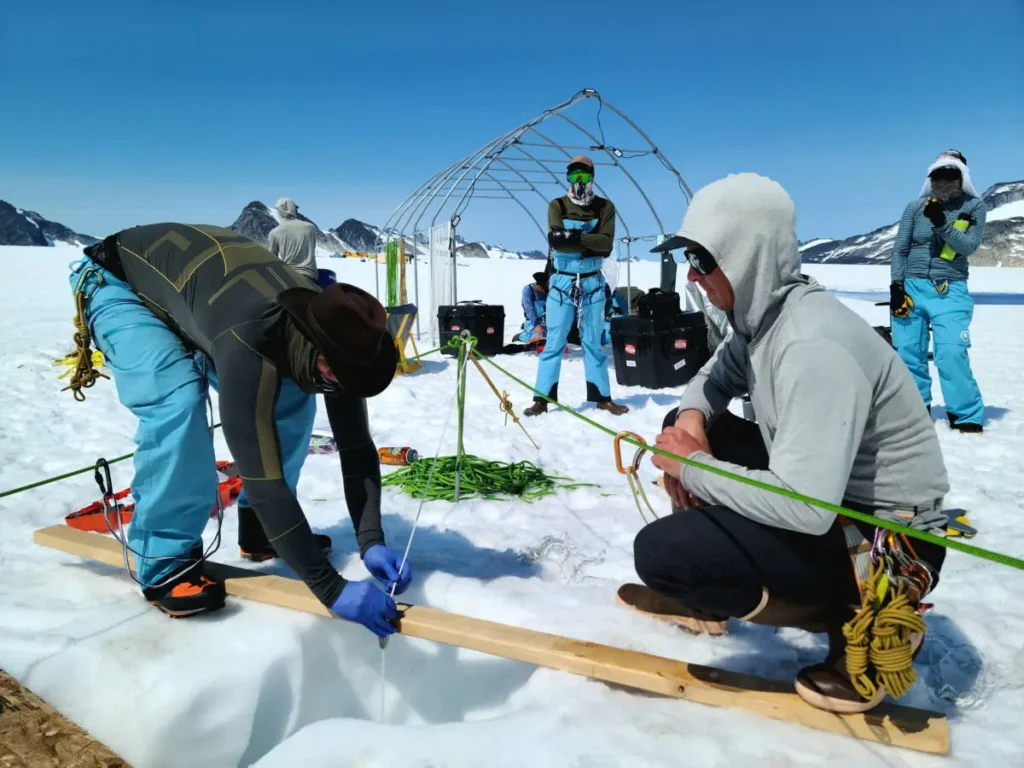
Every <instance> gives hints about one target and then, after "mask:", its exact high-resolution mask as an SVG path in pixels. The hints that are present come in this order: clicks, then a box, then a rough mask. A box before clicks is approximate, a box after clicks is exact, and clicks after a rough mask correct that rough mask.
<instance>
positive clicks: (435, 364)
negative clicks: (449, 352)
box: [402, 355, 451, 378]
mask: <svg viewBox="0 0 1024 768" xmlns="http://www.w3.org/2000/svg"><path fill="white" fill-rule="evenodd" d="M430 357H431V359H426V358H424V359H423V360H421V361H420V362H421V363H423V365H422V366H421V367H419V368H417V369H416V370H415V371H412V372H411V373H403V374H402V376H411V377H413V378H415V377H417V376H429V375H431V374H433V373H440V372H441V371H445V370H447V369H448V368H449V366H450V365H451V362H450V361H449V359H448V358H444V357H442V358H440V359H438V356H437V355H431V356H430Z"/></svg>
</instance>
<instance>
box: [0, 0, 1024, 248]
mask: <svg viewBox="0 0 1024 768" xmlns="http://www.w3.org/2000/svg"><path fill="white" fill-rule="evenodd" d="M574 8H575V9H574ZM1022 40H1024V2H1022V0H982V1H981V2H973V3H964V2H962V0H957V1H956V2H953V1H951V0H898V1H897V0H858V1H857V2H849V1H845V2H844V1H842V0H841V1H840V2H831V3H830V2H812V0H801V1H800V2H795V1H794V0H773V1H772V2H760V1H758V2H754V1H753V0H733V1H732V2H705V1H701V2H693V1H691V0H687V1H686V2H682V1H681V0H680V1H672V2H668V1H666V2H662V3H648V2H621V0H619V1H618V2H607V1H605V0H588V2H586V3H581V4H579V5H578V6H572V5H571V4H569V3H553V2H545V3H539V2H533V1H532V0H523V1H520V2H514V3H487V2H480V0H473V1H472V2H465V1H464V0H457V1H456V2H446V3H444V4H443V10H442V5H441V4H435V3H424V2H408V1H406V0H399V1H393V2H379V3H377V2H359V3H351V2H305V3H303V2H295V3H292V4H287V3H280V2H275V3H273V4H270V3H263V2H259V1H258V0H247V1H246V2H235V1H234V0H217V2H195V1H194V2H184V1H182V2H169V1H168V0H146V1H145V2H140V1H139V0H132V2H123V1H122V0H114V1H103V2H90V3H82V2H78V1H77V0H76V1H74V2H70V1H68V0H62V1H58V2H47V3H41V2H35V3H33V2H28V3H26V2H6V3H2V7H0V72H2V73H3V78H2V85H0V110H2V112H0V148H2V157H3V160H2V161H0V198H2V199H6V200H9V201H10V202H12V203H14V204H15V205H17V206H20V207H24V208H30V209H33V210H37V211H39V212H40V213H42V214H43V215H44V216H46V217H48V218H51V219H54V220H57V221H61V222H63V223H65V224H67V225H68V226H70V227H72V228H74V229H77V230H79V231H85V232H88V233H90V234H93V235H98V236H102V235H104V234H107V233H109V232H111V231H114V230H116V229H119V228H122V227H127V226H132V225H135V224H142V223H148V222H152V221H160V220H183V221H190V222H206V223H217V224H229V223H230V222H231V221H233V220H234V219H235V217H236V216H237V215H238V213H239V211H240V210H241V208H242V207H243V206H244V205H245V204H246V203H248V202H249V201H250V200H254V199H259V200H263V201H264V202H267V203H271V204H272V203H273V202H274V201H275V200H276V199H277V198H278V197H281V196H289V197H292V198H294V199H295V200H296V201H297V202H298V204H299V206H300V208H301V210H302V211H303V213H305V214H306V215H308V216H310V217H311V218H312V219H314V220H315V221H316V222H317V223H318V224H320V225H321V226H322V227H333V226H336V225H338V224H339V223H341V221H342V220H343V219H345V218H348V217H355V218H359V219H362V220H365V221H369V222H372V223H382V222H383V220H384V219H385V218H386V217H387V216H388V214H389V213H390V212H391V210H392V209H393V208H394V207H395V205H396V204H397V203H398V202H399V201H400V200H401V199H402V198H403V197H404V196H405V195H406V194H407V193H408V192H410V191H411V190H412V189H413V188H415V187H416V186H417V185H419V184H420V183H421V181H423V180H424V179H426V178H427V177H428V176H430V175H431V174H433V173H434V172H435V171H437V170H439V169H440V168H442V167H444V166H446V165H448V164H449V163H450V162H452V161H454V160H455V159H457V158H459V157H461V156H462V155H465V154H467V153H468V152H470V151H471V150H472V149H474V148H476V147H477V146H479V145H482V144H484V143H486V142H487V141H488V140H490V139H492V138H494V137H496V136H497V135H498V134H500V133H502V132H504V131H506V130H508V129H510V128H511V127H513V126H515V125H517V124H519V123H521V122H523V121H525V120H528V119H530V118H532V117H534V116H535V115H537V114H538V113H540V112H541V111H543V110H544V109H545V108H547V107H549V106H552V105H554V104H557V103H559V102H561V101H563V100H565V99H567V98H569V97H570V96H571V95H572V94H573V93H575V92H577V91H578V90H580V89H581V88H596V89H597V90H598V91H600V93H601V94H602V96H604V97H605V98H606V99H607V100H608V101H610V102H611V103H612V104H614V105H615V106H617V107H619V108H620V109H622V110H623V111H625V112H626V113H627V114H628V115H630V116H631V117H632V118H633V119H634V120H636V122H637V123H639V124H640V126H641V127H642V128H643V129H644V130H645V131H646V132H647V133H648V134H649V135H650V136H651V138H652V139H653V140H654V141H655V142H656V143H657V144H658V145H659V147H660V148H661V149H662V151H663V152H664V153H665V154H666V155H667V156H668V157H669V158H670V159H671V161H672V162H673V163H674V164H675V165H676V166H677V167H678V168H679V170H680V171H681V172H682V173H683V175H684V177H685V178H686V180H687V181H688V183H689V184H690V186H691V187H693V188H694V189H697V188H698V187H700V186H701V185H703V184H706V183H708V182H710V181H713V180H714V179H716V178H718V177H720V176H723V175H725V174H727V173H731V172H738V171H757V172H760V173H763V174H766V175H770V176H772V177H774V178H776V179H778V180H779V181H780V182H781V183H782V184H783V185H784V186H785V187H786V188H787V189H788V190H789V192H790V194H791V195H792V196H793V198H794V199H795V201H796V203H797V211H798V219H799V235H800V237H801V238H802V239H809V238H811V237H816V236H832V237H842V236H847V235H850V234H855V233H859V232H863V231H866V230H868V229H873V228H875V227H877V226H881V225H883V224H885V223H888V222H890V221H893V220H895V219H897V218H898V217H899V214H900V213H901V211H902V208H903V206H904V205H905V204H906V202H908V201H909V200H910V199H911V198H912V197H914V196H915V195H916V194H917V192H918V190H919V188H920V184H921V181H922V177H923V173H924V169H925V167H926V166H927V164H928V163H929V162H930V161H931V159H932V158H933V157H934V155H935V154H936V153H937V152H938V151H940V150H942V149H945V148H948V147H956V148H959V149H960V150H961V151H963V152H964V153H965V154H966V156H967V158H968V160H969V162H970V165H971V168H972V174H973V177H974V180H975V184H976V186H978V187H979V189H984V188H986V187H988V186H989V185H991V184H993V183H996V182H998V181H1007V180H1017V179H1024V59H1022V57H1021V55H1020V50H1021V48H1020V46H1021V41H1022ZM574 109H579V110H581V118H580V119H585V120H590V121H592V119H593V114H594V110H593V109H591V108H590V106H589V105H584V106H581V107H578V108H574ZM591 124H592V123H591ZM609 125H611V123H610V122H609ZM637 162H638V163H642V162H643V161H642V160H641V161H637ZM599 173H603V171H602V170H601V169H599ZM600 179H603V180H605V181H608V186H609V193H610V194H611V196H612V198H613V199H615V200H616V202H618V203H619V205H620V208H621V209H622V210H623V212H624V214H625V215H627V216H628V218H629V220H630V221H633V222H635V223H634V224H633V225H632V227H631V228H632V230H633V233H634V234H638V233H639V232H644V233H650V232H652V231H654V224H653V223H652V222H651V221H650V220H649V219H647V220H645V219H644V211H643V209H642V208H640V207H639V205H638V204H637V203H635V201H633V200H631V199H629V195H628V194H627V192H628V188H627V187H625V186H623V184H622V182H621V180H618V179H616V180H615V181H614V183H613V181H612V180H611V179H609V178H608V174H604V175H602V176H600V178H599V180H600ZM644 185H645V187H647V188H648V190H649V192H650V193H651V194H652V197H653V198H654V200H655V205H656V208H657V209H658V210H659V212H660V213H661V214H662V216H663V218H664V220H665V224H666V228H667V229H669V230H674V229H675V228H676V227H677V226H678V223H679V220H680V218H681V215H682V213H683V210H684V208H683V200H682V198H681V197H680V195H679V194H678V190H677V189H674V188H673V187H672V185H671V184H669V183H668V179H666V178H665V177H664V175H660V176H659V174H657V173H653V172H652V173H651V174H649V175H648V176H647V177H645V180H644ZM548 190H550V191H552V192H557V191H558V190H557V188H556V187H549V188H548ZM620 195H621V200H620V197H619V196H620ZM530 205H531V209H532V211H533V213H534V215H536V216H537V217H538V218H540V219H542V220H543V216H544V208H543V204H542V201H537V202H531V204H530ZM462 232H463V234H465V235H466V236H467V237H470V238H482V239H489V240H491V241H500V242H502V243H504V244H505V245H506V246H507V247H518V248H532V247H543V243H542V241H541V240H540V237H539V235H538V234H537V231H536V229H535V228H533V225H532V223H530V222H529V219H528V218H527V217H526V216H525V214H523V213H522V211H521V210H520V209H518V208H517V207H516V206H514V205H511V204H503V205H501V206H500V207H499V206H496V205H493V204H489V203H488V202H487V201H481V202H480V203H474V206H473V207H472V208H470V210H469V211H468V212H467V215H466V216H465V219H464V225H463V229H462Z"/></svg>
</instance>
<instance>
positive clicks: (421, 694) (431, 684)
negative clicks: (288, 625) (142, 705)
mask: <svg viewBox="0 0 1024 768" xmlns="http://www.w3.org/2000/svg"><path fill="white" fill-rule="evenodd" d="M381 657H382V652H381V650H380V648H379V646H378V644H377V638H376V637H374V636H373V635H371V634H370V633H369V632H367V631H366V630H365V629H363V628H362V627H359V626H356V625H350V624H348V623H347V622H330V621H324V622H316V624H315V626H314V627H312V628H311V629H310V630H309V631H307V632H305V633H303V635H302V637H301V639H300V648H299V651H298V653H296V654H295V655H294V656H292V657H288V658H281V659H279V660H278V661H276V662H275V663H274V664H272V665H271V666H270V667H269V668H266V669H263V670H260V672H259V673H260V675H261V685H260V688H259V693H258V695H257V700H256V703H255V707H254V709H253V714H252V727H251V731H250V736H249V742H248V744H247V745H246V747H245V751H244V753H243V754H242V756H241V759H240V760H239V762H238V765H239V766H248V765H251V764H252V763H254V762H256V761H258V760H259V759H260V758H261V757H263V756H264V755H265V754H266V753H267V752H269V751H270V750H272V749H273V748H274V747H276V746H277V745H278V744H280V743H281V742H282V741H284V740H285V739H287V738H288V737H289V736H291V735H292V734H293V733H295V732H296V731H298V730H300V729H301V728H303V727H305V726H307V725H309V724H311V723H315V722H318V721H320V720H326V719H332V718H352V719H357V720H371V721H374V722H378V721H380V719H381V704H382V695H383V705H384V706H383V710H384V711H383V715H384V717H383V722H385V723H388V724H399V725H436V724H442V723H456V722H462V721H464V720H466V719H467V717H470V716H471V715H472V714H473V713H475V712H480V711H486V710H489V709H493V708H495V707H500V706H502V705H504V704H506V703H507V702H508V700H509V698H510V697H511V696H512V695H513V694H514V693H515V692H516V691H517V690H519V689H520V688H521V687H522V686H524V685H525V684H526V683H527V681H528V680H529V678H530V676H531V675H532V674H533V672H534V671H535V669H536V667H534V666H532V665H528V664H523V663H521V662H514V661H509V660H506V659H498V658H495V657H493V656H485V655H483V654H478V653H474V652H471V651H466V650H464V649H459V648H455V647H453V646H448V645H443V644H437V643H430V642H427V641H424V640H417V639H410V638H407V637H403V636H401V635H393V636H392V637H391V639H390V641H389V643H388V647H387V650H386V651H384V676H383V677H382V676H381ZM184 717H185V718H187V719H188V720H190V719H192V718H191V716H189V715H187V714H186V715H185V716H184ZM188 725H189V724H188V722H183V723H181V724H180V726H178V725H175V724H170V725H169V727H168V728H167V729H166V732H168V733H187V732H188ZM339 748H340V749H342V750H344V745H339Z"/></svg>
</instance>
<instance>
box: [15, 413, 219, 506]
mask: <svg viewBox="0 0 1024 768" xmlns="http://www.w3.org/2000/svg"><path fill="white" fill-rule="evenodd" d="M219 426H220V424H214V425H213V428H214V429H217V427H219ZM134 455H135V452H134V451H132V452H131V453H126V454H125V455H124V456H118V457H117V458H114V459H108V460H107V464H117V463H118V462H119V461H125V460H126V459H130V458H131V457H132V456H134ZM95 469H96V465H95V464H90V465H89V466H88V467H82V468H81V469H75V470H72V471H71V472H65V473H64V474H63V475H56V476H55V477H48V478H46V479H45V480H37V481H36V482H34V483H29V484H28V485H23V486H21V487H20V488H11V489H10V490H9V491H4V492H3V493H0V499H2V498H4V497H5V496H14V495H15V494H16V493H21V492H22V491H31V490H32V489H33V488H40V487H42V486H44V485H49V484H50V483H56V482H58V481H59V480H67V479H68V478H69V477H74V476H75V475H84V474H85V473H86V472H92V471H93V470H95Z"/></svg>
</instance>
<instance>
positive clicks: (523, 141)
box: [374, 88, 693, 336]
mask: <svg viewBox="0 0 1024 768" xmlns="http://www.w3.org/2000/svg"><path fill="white" fill-rule="evenodd" d="M589 99H596V100H597V103H598V111H597V118H596V119H597V130H598V132H599V133H600V136H598V135H595V134H594V133H593V132H592V131H590V130H588V129H587V128H585V127H584V126H583V125H581V124H580V123H579V122H577V121H575V120H573V119H572V118H570V117H568V116H567V115H566V114H564V113H565V112H566V111H567V110H569V109H570V108H571V107H573V106H574V105H576V104H577V103H580V102H583V101H587V100H589ZM603 109H608V110H609V111H610V112H612V113H614V114H615V115H617V116H618V117H619V118H621V119H622V121H623V122H624V123H625V124H626V125H627V126H628V127H629V128H630V129H631V131H632V134H633V136H634V137H635V138H636V139H638V140H639V142H640V143H642V144H644V145H646V147H647V148H646V149H625V148H622V147H618V146H611V145H608V144H607V143H606V140H605V134H604V127H603V126H602V124H601V111H602V110H603ZM549 120H556V121H559V123H560V124H561V125H562V126H563V127H564V126H565V125H568V126H569V127H570V128H571V129H572V131H573V133H572V134H571V135H573V136H578V137H580V139H579V140H580V143H579V144H566V143H560V142H558V141H555V140H554V139H552V138H551V137H550V136H549V135H548V134H547V133H546V132H542V131H541V130H540V126H541V125H543V124H544V123H545V122H547V121H549ZM538 150H541V151H547V152H551V151H553V152H554V153H555V154H558V153H561V155H562V157H541V156H539V155H540V152H539V151H538ZM579 152H591V153H603V155H604V156H605V157H606V158H607V159H606V160H601V159H595V161H594V164H595V165H597V166H605V167H610V168H616V169H618V170H619V171H620V173H621V176H623V177H625V179H626V180H627V181H628V182H629V183H630V184H631V185H632V186H633V188H635V189H636V191H637V192H639V194H640V197H641V198H642V200H643V203H644V204H645V205H646V208H647V210H648V211H649V212H650V215H651V217H652V218H653V220H654V224H655V225H656V228H657V231H656V232H654V233H647V234H640V235H634V234H633V231H632V230H631V229H630V227H629V223H628V222H627V221H626V218H625V217H624V216H623V215H622V211H621V210H619V206H616V220H617V222H618V224H619V225H620V226H621V228H622V231H623V232H624V233H625V234H624V236H622V237H619V238H617V242H618V243H621V244H622V245H624V246H625V251H626V284H627V286H628V287H630V288H631V287H632V275H631V270H630V263H631V261H632V259H631V248H630V246H631V244H632V243H634V242H637V241H643V240H660V238H662V237H665V236H667V235H668V234H669V233H668V232H666V230H665V226H664V224H663V223H662V220H661V218H660V217H659V215H658V212H657V210H656V209H655V207H654V205H653V203H652V202H651V199H650V197H649V196H648V194H647V192H646V191H645V190H644V188H643V186H642V185H641V184H640V182H638V181H637V179H636V178H635V177H634V176H633V174H631V173H630V172H629V170H628V169H627V168H626V167H625V165H624V162H623V161H626V160H631V159H634V158H636V157H641V156H654V157H656V158H657V159H658V160H659V161H660V163H661V165H662V166H664V168H665V170H666V171H668V173H670V174H671V175H672V176H674V177H675V180H676V182H677V184H678V187H679V190H680V192H681V193H682V196H683V198H684V200H685V203H686V205H689V203H690V200H691V199H692V198H693V192H692V191H691V189H690V187H689V186H688V185H687V183H686V181H685V180H684V179H683V177H682V175H681V174H680V173H679V171H678V170H676V168H675V166H674V165H672V163H671V161H669V159H668V158H667V157H666V156H665V154H664V153H663V152H661V150H659V149H658V147H657V145H656V144H655V143H654V142H653V141H651V139H650V138H649V137H648V136H647V134H646V133H644V131H643V130H642V129H641V128H640V127H639V126H638V125H637V124H636V123H635V122H633V120H631V119H630V118H629V117H628V116H627V115H626V114H625V113H623V112H622V111H621V110H619V109H617V108H616V107H615V106H613V105H612V104H610V103H609V102H608V101H606V100H605V99H604V98H603V97H602V96H601V95H600V94H599V93H598V92H597V91H596V90H594V89H592V88H584V89H582V90H581V91H579V92H577V93H576V94H575V95H573V96H572V97H571V98H569V99H568V100H566V101H564V102H562V103H561V104H558V105H556V106H554V107H551V108H549V109H547V110H545V111H544V112H542V113H541V114H540V115H538V116H537V117H535V118H533V119H532V120H529V121H527V122H525V123H522V124H521V125H519V126H517V127H515V128H513V129H512V130H510V131H508V132H506V133H504V134H502V135H500V136H498V137H497V138H496V139H494V140H492V141H490V142H489V143H487V144H485V145H484V146H482V147H480V148H479V149H477V150H476V151H474V152H471V153H470V154H468V155H466V156H465V157H463V158H461V159H459V160H457V161H455V162H454V163H452V164H451V165H449V166H447V167H446V168H443V169H442V170H440V171H438V172H437V173H435V174H434V175H433V176H431V177H430V178H429V179H427V180H426V181H424V182H423V183H422V184H420V186H419V187H417V188H416V189H415V190H413V192H412V193H410V194H409V195H408V196H407V197H406V198H405V199H404V200H402V202H401V203H400V204H399V205H398V206H397V207H396V208H395V209H394V211H393V212H392V213H391V216H390V217H389V218H388V219H387V221H386V222H385V223H384V226H383V227H382V228H381V229H380V230H379V231H378V233H377V237H376V240H375V251H376V253H377V254H380V253H381V252H382V249H381V245H382V244H385V245H386V244H387V243H388V242H391V241H398V240H404V241H407V242H411V243H412V253H413V262H414V272H413V281H414V296H415V302H416V305H417V306H418V305H419V262H420V259H419V258H418V254H417V246H418V244H420V237H421V236H422V235H423V234H424V230H427V231H429V230H430V229H431V228H433V227H434V226H436V225H437V224H438V218H439V217H440V216H441V214H442V213H443V212H444V211H445V210H446V209H450V215H449V217H448V222H449V223H450V224H451V240H450V243H449V253H450V258H451V259H452V260H453V262H454V261H455V259H456V253H455V234H454V232H455V230H456V228H457V226H458V224H459V223H460V221H461V219H462V214H463V213H465V211H466V209H467V207H468V206H469V204H470V202H472V201H473V200H474V199H497V200H511V201H512V202H514V203H516V204H517V205H518V206H519V207H520V208H522V209H523V211H524V212H525V213H526V215H527V216H528V217H529V219H530V220H531V221H532V222H533V223H534V225H535V226H536V227H537V229H538V231H539V232H540V234H541V237H543V239H544V241H545V242H547V230H546V228H545V227H544V226H543V225H542V224H541V223H540V222H539V221H538V220H537V217H536V216H534V214H533V212H532V211H531V210H530V208H529V206H527V204H526V203H525V202H524V201H523V199H522V197H521V196H530V197H531V198H532V195H536V196H538V197H539V198H540V200H541V201H542V202H543V205H544V209H545V210H546V209H547V206H548V204H549V202H550V201H551V199H552V198H553V197H555V196H556V195H545V194H544V193H543V192H542V191H541V190H540V189H539V187H540V186H557V187H559V188H561V189H565V187H566V186H567V182H566V180H565V174H564V171H563V170H562V169H564V167H565V165H566V164H567V162H568V160H570V159H571V158H572V157H573V155H574V153H575V154H578V153H579ZM598 157H600V155H598ZM553 165H554V166H557V167H558V171H556V170H552V167H551V166H553ZM531 177H542V178H531ZM594 189H595V191H596V192H597V193H598V194H600V195H601V196H602V197H608V195H607V194H606V193H605V191H604V189H603V188H602V187H601V185H600V184H599V183H598V182H597V180H596V179H595V181H594ZM427 215H430V219H429V220H428V221H427V222H426V223H424V218H425V217H426V216H427ZM548 259H549V260H550V259H551V249H550V248H548ZM618 260H619V259H618V254H616V261H618ZM453 266H454V264H453ZM456 271H457V270H456V269H454V268H453V269H452V277H451V280H452V296H453V297H454V301H455V302H457V301H458V293H457V277H456V274H455V273H456ZM374 277H375V290H376V295H377V297H378V299H379V298H380V260H379V258H378V259H375V275H374ZM675 279H676V263H675V260H674V258H673V256H672V254H671V253H666V254H662V258H661V285H662V287H665V286H666V285H668V286H673V287H674V286H675ZM631 297H632V292H631V291H627V302H628V303H629V309H630V310H632V306H631V304H632V298H631ZM419 315H420V313H417V316H416V333H417V336H419V335H420V329H419Z"/></svg>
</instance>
